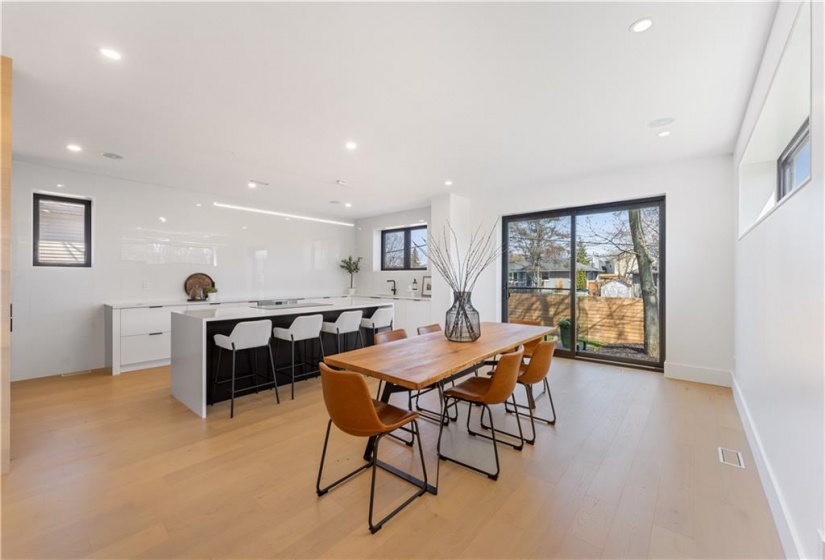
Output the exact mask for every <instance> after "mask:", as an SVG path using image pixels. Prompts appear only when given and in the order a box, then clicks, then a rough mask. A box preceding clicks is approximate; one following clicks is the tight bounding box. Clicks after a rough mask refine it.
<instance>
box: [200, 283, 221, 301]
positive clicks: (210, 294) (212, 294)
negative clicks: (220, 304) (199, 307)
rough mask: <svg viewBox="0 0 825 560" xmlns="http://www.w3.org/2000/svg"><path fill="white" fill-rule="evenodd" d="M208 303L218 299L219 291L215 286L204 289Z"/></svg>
mask: <svg viewBox="0 0 825 560" xmlns="http://www.w3.org/2000/svg"><path fill="white" fill-rule="evenodd" d="M203 293H204V294H205V295H206V299H207V301H216V300H217V299H218V289H217V288H216V287H215V286H207V287H205V288H204V289H203Z"/></svg>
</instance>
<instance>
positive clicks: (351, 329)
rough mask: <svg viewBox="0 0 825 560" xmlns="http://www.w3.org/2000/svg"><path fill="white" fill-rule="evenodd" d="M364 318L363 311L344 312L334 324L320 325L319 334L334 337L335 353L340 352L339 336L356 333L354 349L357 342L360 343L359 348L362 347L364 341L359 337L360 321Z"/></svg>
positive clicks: (325, 322) (324, 323)
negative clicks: (332, 335)
mask: <svg viewBox="0 0 825 560" xmlns="http://www.w3.org/2000/svg"><path fill="white" fill-rule="evenodd" d="M363 317H364V312H363V311H344V312H343V313H341V314H340V315H338V318H337V319H336V320H335V322H334V323H329V322H327V321H324V322H323V323H322V324H321V332H325V333H329V334H334V335H335V351H336V352H338V353H340V352H341V335H348V334H352V333H356V335H355V347H356V348H358V341H359V340H360V341H361V348H363V347H364V339H363V338H362V337H361V319H362V318H363Z"/></svg>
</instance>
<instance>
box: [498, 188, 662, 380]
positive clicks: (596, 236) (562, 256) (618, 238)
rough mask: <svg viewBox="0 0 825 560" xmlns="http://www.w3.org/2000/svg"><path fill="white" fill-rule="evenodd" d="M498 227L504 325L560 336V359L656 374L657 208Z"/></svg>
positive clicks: (638, 204) (540, 216)
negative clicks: (533, 325) (515, 323)
mask: <svg viewBox="0 0 825 560" xmlns="http://www.w3.org/2000/svg"><path fill="white" fill-rule="evenodd" d="M503 225H504V228H503V229H504V239H503V245H504V253H503V261H504V262H503V267H502V268H503V271H504V274H503V278H502V281H503V292H502V313H503V317H502V319H503V320H505V321H512V320H528V321H538V322H540V323H541V324H545V325H555V326H558V327H559V330H560V344H559V346H558V347H557V353H558V354H560V355H563V356H568V357H582V358H589V359H597V360H607V361H615V362H623V363H631V364H638V365H644V366H649V367H653V368H657V369H660V368H662V366H663V365H664V340H665V338H664V259H665V255H664V198H652V199H644V200H635V201H629V202H622V203H616V204H605V205H598V206H587V207H579V208H568V209H564V210H554V211H548V212H537V213H531V214H522V215H517V216H507V217H505V218H504V220H503Z"/></svg>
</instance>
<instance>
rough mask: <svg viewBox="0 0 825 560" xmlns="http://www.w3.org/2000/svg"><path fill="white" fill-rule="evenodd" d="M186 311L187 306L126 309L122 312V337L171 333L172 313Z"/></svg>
mask: <svg viewBox="0 0 825 560" xmlns="http://www.w3.org/2000/svg"><path fill="white" fill-rule="evenodd" d="M185 310H186V306H185V305H177V306H168V307H167V306H164V307H143V308H137V309H124V310H122V311H121V312H120V335H121V336H132V335H136V334H150V333H156V332H169V331H170V330H171V329H172V316H171V314H172V312H173V311H185Z"/></svg>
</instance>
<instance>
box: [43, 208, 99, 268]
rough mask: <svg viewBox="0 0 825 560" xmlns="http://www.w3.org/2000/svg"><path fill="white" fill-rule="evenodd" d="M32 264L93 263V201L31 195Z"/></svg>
mask: <svg viewBox="0 0 825 560" xmlns="http://www.w3.org/2000/svg"><path fill="white" fill-rule="evenodd" d="M34 266H77V267H91V266H92V201H91V200H82V199H77V198H66V197H62V196H51V195H45V194H35V195H34Z"/></svg>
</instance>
